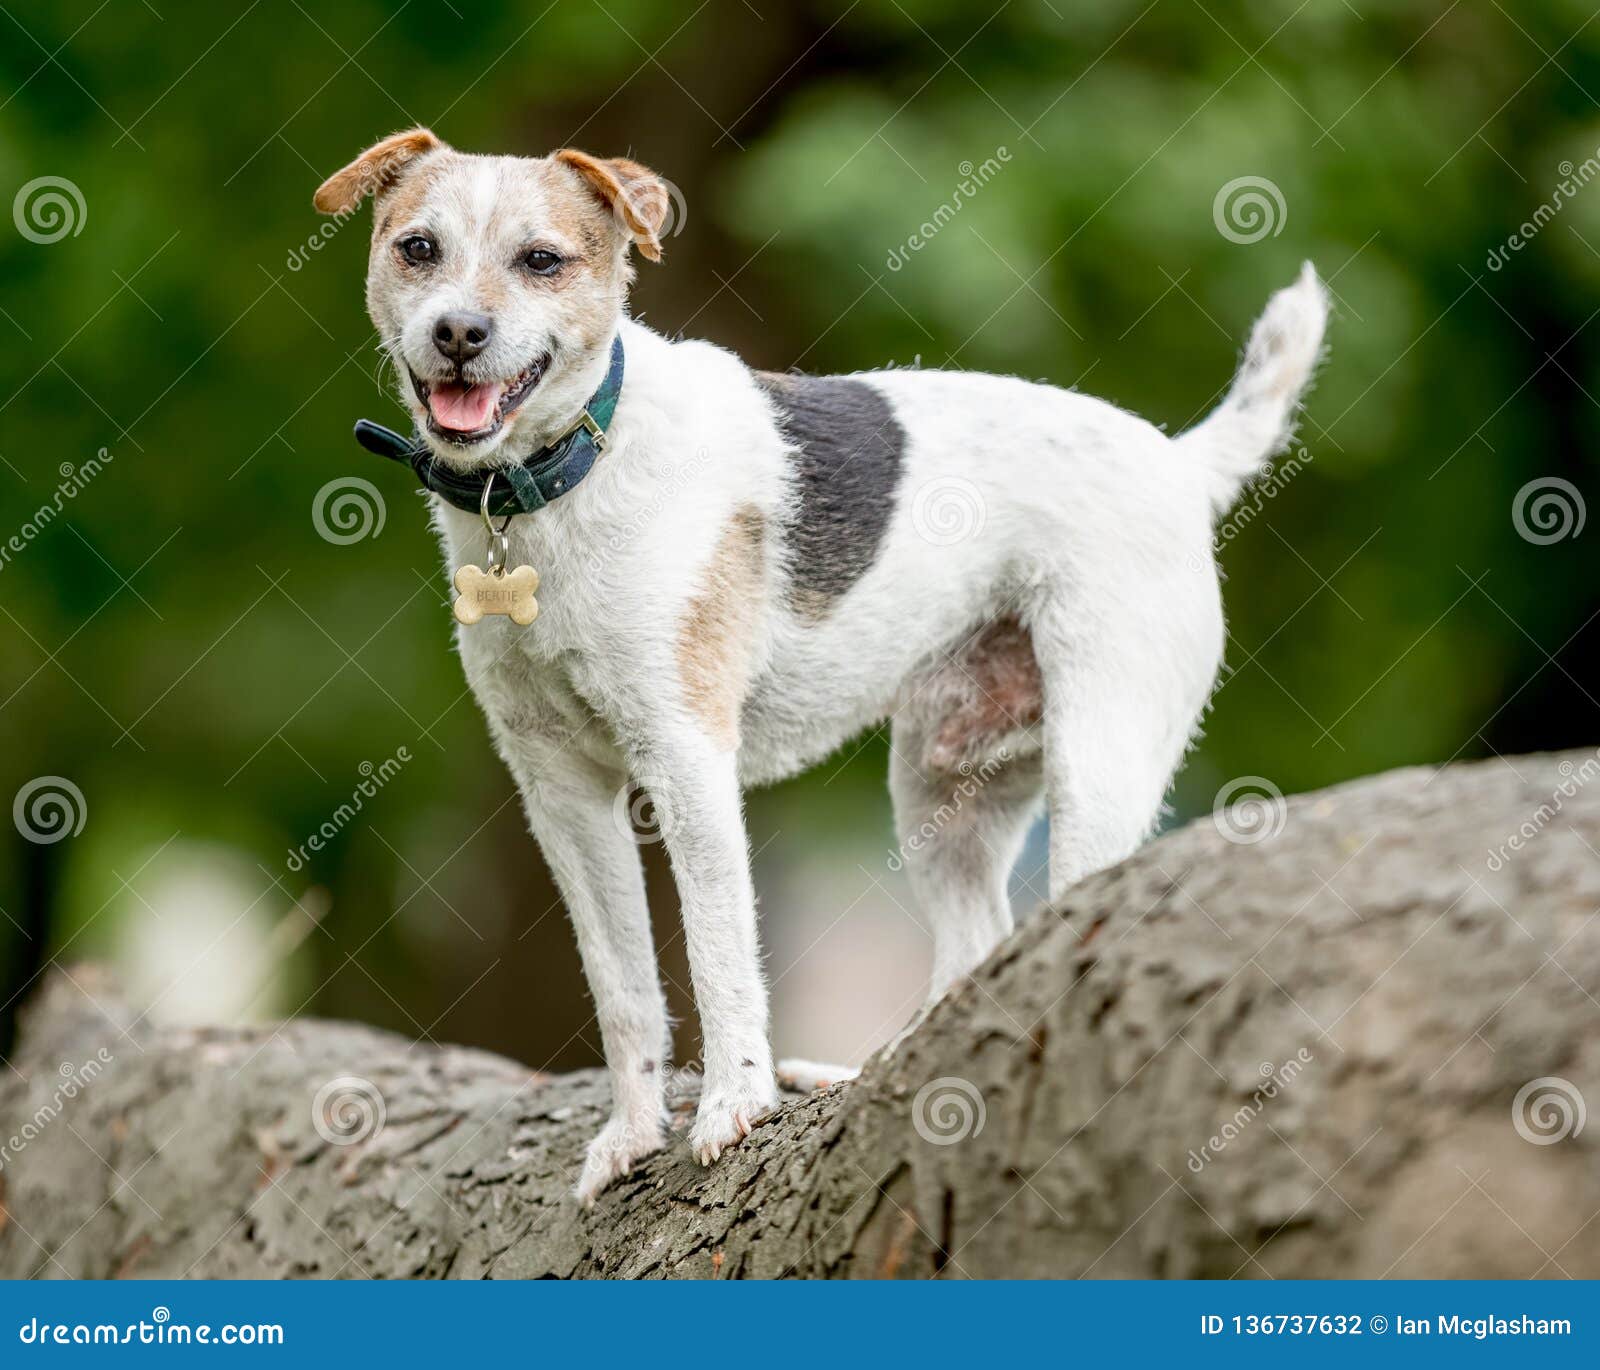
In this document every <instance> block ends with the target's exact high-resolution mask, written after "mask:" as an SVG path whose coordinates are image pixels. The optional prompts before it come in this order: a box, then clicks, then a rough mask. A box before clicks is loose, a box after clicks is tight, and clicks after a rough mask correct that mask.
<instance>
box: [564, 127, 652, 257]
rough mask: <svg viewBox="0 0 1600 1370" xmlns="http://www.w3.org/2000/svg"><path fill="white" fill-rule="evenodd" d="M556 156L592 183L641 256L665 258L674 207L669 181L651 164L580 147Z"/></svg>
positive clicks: (591, 187) (592, 187)
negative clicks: (664, 235)
mask: <svg viewBox="0 0 1600 1370" xmlns="http://www.w3.org/2000/svg"><path fill="white" fill-rule="evenodd" d="M554 159H555V160H556V161H558V162H562V163H564V164H565V165H567V166H569V167H571V168H572V169H573V170H574V171H576V172H577V173H578V175H580V176H581V177H583V179H584V180H585V181H586V182H588V185H589V188H590V189H591V190H592V191H594V193H595V194H596V195H597V196H599V198H600V202H601V204H603V205H604V206H605V207H606V208H607V209H608V210H610V211H611V215H612V217H613V218H614V219H616V221H617V226H618V227H619V228H620V229H622V230H623V231H624V232H625V233H627V235H628V236H629V237H630V238H631V239H632V240H633V245H634V246H635V247H637V248H638V249H639V255H640V256H641V257H645V258H648V259H649V260H650V261H652V262H659V261H660V260H661V229H662V226H663V225H664V224H665V223H666V221H667V212H668V210H670V209H671V207H672V199H671V196H670V195H669V194H668V193H667V186H666V182H664V181H663V180H662V179H661V178H660V177H659V176H657V175H656V174H655V172H653V171H651V170H650V168H649V167H647V166H640V165H639V163H638V162H635V161H630V160H629V159H628V158H626V157H591V156H590V155H589V154H588V153H587V152H579V151H578V150H577V148H571V147H564V148H562V149H561V150H560V151H559V152H557V153H555V154H554Z"/></svg>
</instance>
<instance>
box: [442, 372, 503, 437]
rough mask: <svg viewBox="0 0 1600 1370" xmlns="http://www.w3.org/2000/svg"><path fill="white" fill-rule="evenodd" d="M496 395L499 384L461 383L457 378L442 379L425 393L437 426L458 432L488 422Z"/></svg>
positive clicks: (473, 428) (480, 426) (497, 397)
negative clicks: (450, 379)
mask: <svg viewBox="0 0 1600 1370" xmlns="http://www.w3.org/2000/svg"><path fill="white" fill-rule="evenodd" d="M499 398H500V387H499V385H493V384H491V385H462V384H461V382H460V381H441V382H438V383H436V384H435V385H434V387H433V389H432V390H431V391H429V393H428V408H429V409H430V410H431V411H432V413H433V420H434V422H435V423H437V424H438V425H439V427H441V428H448V429H451V430H452V431H453V432H457V433H471V432H474V431H476V430H477V429H479V428H482V427H484V426H485V425H486V424H487V423H488V422H489V419H490V417H491V416H492V415H493V414H494V406H495V403H496V402H497V401H498V400H499Z"/></svg>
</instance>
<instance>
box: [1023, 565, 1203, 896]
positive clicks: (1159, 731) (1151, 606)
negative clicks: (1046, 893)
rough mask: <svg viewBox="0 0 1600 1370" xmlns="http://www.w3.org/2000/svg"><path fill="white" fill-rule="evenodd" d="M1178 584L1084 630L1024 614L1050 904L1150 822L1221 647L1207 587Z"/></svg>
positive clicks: (1066, 617)
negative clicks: (1037, 704) (1032, 655)
mask: <svg viewBox="0 0 1600 1370" xmlns="http://www.w3.org/2000/svg"><path fill="white" fill-rule="evenodd" d="M1195 579H1196V580H1198V577H1196V578H1195ZM1189 588H1190V587H1184V586H1178V585H1169V586H1167V587H1164V590H1165V592H1164V593H1162V594H1149V595H1147V596H1145V597H1144V599H1143V601H1142V602H1141V603H1140V604H1138V605H1136V606H1130V607H1129V608H1128V609H1127V610H1126V611H1125V612H1122V613H1119V614H1117V615H1115V616H1105V617H1102V618H1101V619H1100V620H1098V621H1096V622H1094V623H1092V624H1088V625H1086V624H1085V623H1084V621H1083V620H1082V619H1081V617H1079V618H1074V617H1073V616H1072V615H1071V614H1070V613H1069V612H1066V611H1064V610H1056V611H1054V612H1052V611H1050V610H1045V611H1044V612H1042V613H1041V614H1039V615H1038V616H1037V617H1036V618H1035V621H1034V624H1033V634H1034V647H1035V651H1036V652H1037V654H1038V659H1039V665H1040V669H1041V671H1042V673H1043V677H1044V697H1045V709H1044V747H1045V775H1046V790H1047V802H1048V811H1049V816H1050V897H1051V899H1052V900H1055V899H1059V898H1060V897H1061V896H1062V895H1063V894H1064V893H1065V892H1066V891H1067V890H1068V889H1070V888H1071V887H1072V886H1073V885H1075V884H1076V883H1077V882H1078V881H1080V880H1081V879H1083V878H1084V877H1085V876H1087V875H1091V874H1093V873H1094V872H1095V871H1099V870H1104V869H1105V868H1106V867H1108V866H1111V865H1114V864H1116V863H1117V862H1118V861H1121V860H1123V859H1124V858H1125V857H1127V856H1129V855H1131V854H1132V853H1133V851H1134V850H1135V849H1136V848H1137V847H1138V846H1139V845H1140V843H1141V842H1143V841H1144V840H1145V839H1146V838H1147V837H1149V836H1150V834H1151V832H1152V831H1153V830H1154V828H1155V826H1156V822H1157V819H1158V818H1159V816H1160V812H1161V802H1162V799H1163V797H1164V796H1165V794H1166V790H1167V786H1168V784H1169V783H1170V782H1171V779H1172V775H1173V772H1174V771H1176V770H1177V768H1178V764H1179V762H1180V761H1182V759H1183V754H1184V751H1185V749H1186V748H1187V747H1188V745H1189V742H1190V740H1191V738H1192V737H1193V736H1194V731H1195V725H1196V723H1197V721H1198V719H1199V717H1200V713H1201V711H1202V709H1203V708H1204V707H1205V701H1206V696H1207V694H1208V693H1209V690H1210V686H1211V681H1212V678H1213V676H1214V674H1215V671H1216V663H1217V661H1218V658H1219V655H1220V650H1221V641H1222V618H1221V610H1220V606H1219V605H1218V603H1217V599H1216V593H1215V587H1214V585H1213V586H1211V587H1210V590H1209V594H1208V593H1206V592H1205V590H1204V589H1203V588H1202V589H1200V590H1198V591H1194V590H1191V592H1190V593H1188V594H1185V593H1184V590H1185V589H1189Z"/></svg>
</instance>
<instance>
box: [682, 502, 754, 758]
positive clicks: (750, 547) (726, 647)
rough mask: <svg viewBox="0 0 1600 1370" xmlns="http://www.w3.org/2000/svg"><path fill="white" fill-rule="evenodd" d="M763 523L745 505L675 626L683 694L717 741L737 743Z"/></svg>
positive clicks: (736, 515) (719, 545)
mask: <svg viewBox="0 0 1600 1370" xmlns="http://www.w3.org/2000/svg"><path fill="white" fill-rule="evenodd" d="M763 530H764V523H763V520H762V518H761V515H760V513H759V512H757V511H756V510H755V509H753V508H750V507H748V506H746V507H745V508H743V509H740V510H739V511H738V512H737V513H735V514H734V516H733V521H732V522H731V523H729V524H728V527H727V529H726V530H725V531H724V532H723V534H722V538H721V540H720V541H719V542H718V543H717V549H716V551H715V552H713V553H712V554H711V563H710V566H709V567H708V568H707V571H706V585H705V588H704V589H703V590H702V591H701V592H700V593H699V595H697V596H696V597H695V599H694V600H693V602H692V603H691V604H690V605H689V611H688V613H687V614H685V615H684V619H683V623H682V626H681V627H680V628H679V630H678V649H677V657H678V676H679V679H681V680H682V682H683V692H684V698H685V699H686V700H687V701H688V704H689V707H690V709H692V710H693V711H694V714H695V716H696V717H697V718H699V719H700V721H701V722H702V723H703V724H704V725H705V727H706V730H707V732H709V733H710V734H711V736H712V738H713V739H714V740H715V741H716V742H717V743H718V744H719V745H721V746H724V747H728V748H730V749H731V748H733V747H736V746H738V743H739V709H740V707H741V706H742V705H743V703H744V695H745V689H746V687H747V686H748V685H749V683H750V682H749V677H750V638H751V635H752V634H753V632H754V630H755V625H756V620H757V615H758V614H759V612H760V606H761V599H762V583H763V572H764V568H765V548H764V546H763V537H762V534H763Z"/></svg>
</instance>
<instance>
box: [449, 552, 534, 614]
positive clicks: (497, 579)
mask: <svg viewBox="0 0 1600 1370" xmlns="http://www.w3.org/2000/svg"><path fill="white" fill-rule="evenodd" d="M455 585H456V603H455V614H456V622H457V623H464V624H466V625H467V626H469V627H470V626H471V625H472V624H474V623H477V622H478V621H479V620H480V619H482V618H483V616H484V615H485V614H504V615H505V616H506V617H507V618H509V619H510V620H511V621H512V622H513V623H516V624H520V625H521V626H522V627H524V628H526V627H527V626H528V624H530V623H532V622H533V621H534V619H536V618H537V617H538V616H539V601H538V600H536V599H535V598H534V597H533V592H534V591H535V590H537V589H538V588H539V573H538V572H537V571H535V570H534V569H533V567H531V566H518V567H516V568H515V569H514V570H511V571H506V570H501V569H491V570H488V571H485V570H484V569H483V567H481V566H462V567H460V568H459V569H458V570H457V571H456V575H455Z"/></svg>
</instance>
